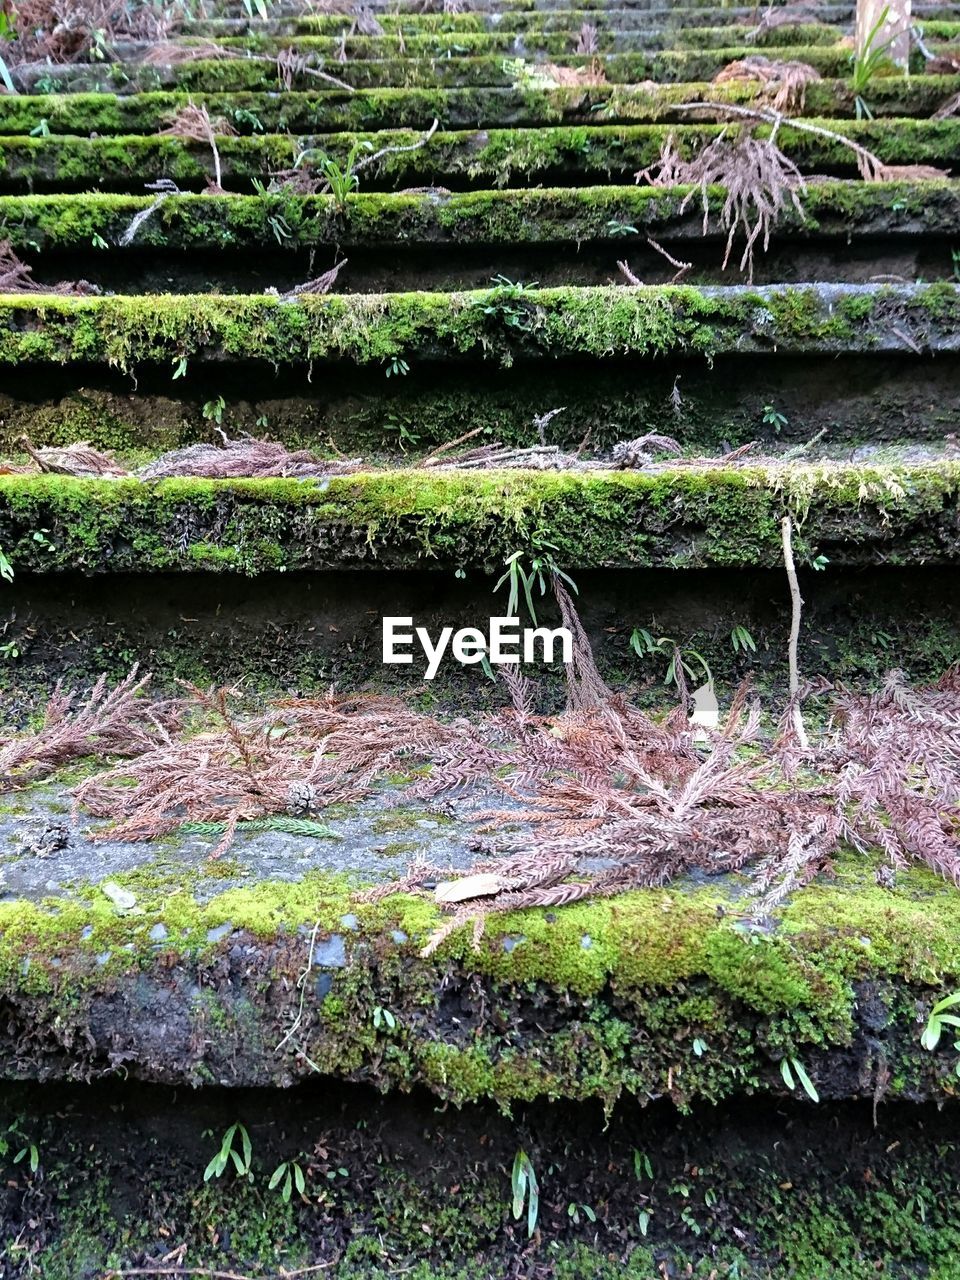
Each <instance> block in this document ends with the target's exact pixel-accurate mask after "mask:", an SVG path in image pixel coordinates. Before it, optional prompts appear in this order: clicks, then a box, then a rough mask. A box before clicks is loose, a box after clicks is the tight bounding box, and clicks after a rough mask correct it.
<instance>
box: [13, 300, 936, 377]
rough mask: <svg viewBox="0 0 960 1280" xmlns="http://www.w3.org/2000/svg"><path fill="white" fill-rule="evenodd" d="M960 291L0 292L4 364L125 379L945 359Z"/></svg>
mask: <svg viewBox="0 0 960 1280" xmlns="http://www.w3.org/2000/svg"><path fill="white" fill-rule="evenodd" d="M958 327H960V293H958V290H957V287H956V286H955V285H953V284H950V283H944V284H937V285H925V286H921V285H917V286H910V285H907V286H896V287H894V286H890V285H885V286H877V285H873V286H859V287H848V286H843V285H826V286H804V287H789V286H787V287H767V288H758V289H747V288H735V289H713V288H704V289H696V288H692V287H684V286H665V287H655V286H654V287H647V288H643V287H639V288H622V287H618V286H615V287H600V288H589V287H588V288H564V289H537V288H535V287H533V286H527V285H525V284H523V283H522V282H517V283H515V284H514V283H510V284H498V285H496V286H494V287H493V288H491V289H487V290H479V291H474V292H467V293H399V294H361V295H328V296H323V297H317V296H310V295H302V296H299V297H296V298H282V297H280V298H277V297H264V296H242V295H236V296H231V297H218V296H211V295H205V294H200V295H178V296H173V295H162V296H146V297H142V298H140V297H122V296H121V297H111V298H93V299H88V298H60V297H53V296H49V297H39V298H38V297H36V296H30V295H21V294H15V295H7V296H0V365H2V364H7V365H23V364H93V363H104V364H108V365H111V366H116V367H119V368H120V369H122V370H124V371H132V370H134V369H135V368H136V367H137V366H138V365H141V364H145V363H154V364H168V365H169V366H170V367H171V370H172V372H174V371H175V372H176V374H177V376H178V377H181V376H184V375H185V374H186V373H187V372H188V369H189V362H190V361H191V360H197V359H199V360H203V361H223V360H230V361H242V360H248V361H256V362H258V363H259V362H262V363H267V364H271V365H273V366H274V367H279V366H281V365H287V366H289V365H293V366H301V367H302V366H308V365H312V364H313V363H314V362H316V361H321V360H327V361H330V360H332V361H349V362H351V363H354V364H357V365H374V366H376V365H380V366H381V367H383V368H384V369H385V370H388V371H392V370H393V368H394V367H396V368H397V370H398V372H397V376H401V375H402V373H404V372H406V370H403V369H401V368H400V366H399V365H396V366H395V362H397V361H400V360H403V361H405V362H406V363H407V365H408V367H409V362H410V361H412V360H417V359H421V360H422V359H427V360H437V359H466V358H472V359H481V360H496V361H497V362H498V363H500V364H501V365H503V366H509V365H511V364H513V362H514V360H515V359H520V358H524V359H530V358H531V357H538V358H541V359H544V358H546V359H557V358H559V357H563V356H568V357H569V356H575V357H580V358H590V359H601V360H602V359H612V358H615V357H622V356H627V355H630V356H662V355H666V354H668V353H673V354H678V353H681V352H683V353H688V354H693V355H701V356H706V357H708V358H709V357H713V356H715V355H719V354H722V353H734V352H736V353H738V354H743V353H746V352H758V353H767V352H771V351H776V352H780V353H794V354H798V353H814V352H817V353H819V352H838V351H839V352H851V351H865V352H871V353H879V352H885V351H913V352H917V351H918V350H919V349H920V346H921V344H922V345H925V346H927V347H928V348H930V349H932V350H936V349H938V348H940V347H941V346H942V347H945V348H947V349H950V348H951V347H952V346H953V345H954V344H955V340H956V331H957V329H958Z"/></svg>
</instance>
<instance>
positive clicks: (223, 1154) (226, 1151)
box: [203, 1123, 253, 1182]
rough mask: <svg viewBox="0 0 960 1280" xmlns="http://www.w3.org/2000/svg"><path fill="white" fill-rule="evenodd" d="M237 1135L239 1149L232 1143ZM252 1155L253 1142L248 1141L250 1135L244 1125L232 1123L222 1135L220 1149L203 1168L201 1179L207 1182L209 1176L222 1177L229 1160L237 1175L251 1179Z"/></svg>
mask: <svg viewBox="0 0 960 1280" xmlns="http://www.w3.org/2000/svg"><path fill="white" fill-rule="evenodd" d="M237 1137H239V1139H240V1151H237V1150H235V1149H234V1145H233V1143H234V1139H235V1138H237ZM252 1157H253V1144H252V1143H251V1141H250V1135H249V1133H247V1130H246V1127H245V1126H244V1125H242V1124H239V1123H237V1124H232V1125H231V1126H230V1128H229V1129H228V1130H227V1131H226V1133H225V1134H224V1135H223V1140H222V1142H221V1143H220V1150H219V1151H218V1152H217V1154H216V1155H215V1156H214V1157H213V1159H212V1160H211V1161H210V1163H209V1164H208V1165H207V1167H206V1169H204V1171H203V1180H204V1182H209V1181H210V1179H211V1178H220V1177H222V1176H223V1174H224V1173H225V1172H226V1169H227V1166H228V1165H229V1164H230V1162H231V1161H232V1162H233V1166H234V1168H235V1169H236V1171H237V1176H238V1177H240V1178H250V1179H251V1180H252V1178H253V1175H252V1174H251V1172H250V1162H251V1159H252Z"/></svg>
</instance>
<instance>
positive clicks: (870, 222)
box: [0, 99, 960, 261]
mask: <svg viewBox="0 0 960 1280" xmlns="http://www.w3.org/2000/svg"><path fill="white" fill-rule="evenodd" d="M2 101H3V99H0V103H2ZM687 194H688V192H687V189H685V188H679V189H671V190H664V189H662V188H652V187H642V186H610V187H607V186H598V187H572V188H571V187H554V188H546V189H534V190H524V189H517V188H510V189H509V190H505V191H502V190H492V191H468V192H453V193H451V194H450V195H445V196H437V195H433V194H394V193H373V192H371V193H367V192H363V191H361V192H359V193H357V194H356V195H353V196H351V197H350V198H349V199H348V200H347V201H346V202H345V203H342V204H338V203H337V202H335V201H334V199H333V198H332V197H331V196H298V195H294V194H292V193H289V192H283V191H278V192H267V193H264V194H262V195H252V196H251V195H247V196H240V195H230V196H210V195H178V196H170V197H169V198H168V199H167V200H165V201H164V203H163V205H162V206H160V208H159V209H157V210H156V212H155V213H154V214H152V215H151V216H150V217H149V218H148V219H147V220H146V221H144V222H143V223H142V224H141V226H140V227H139V229H138V230H137V233H136V236H135V238H134V239H133V241H132V244H133V247H134V248H155V249H171V250H181V249H182V250H197V249H209V248H215V249H217V250H221V251H230V250H235V251H243V250H247V249H251V248H261V249H276V248H278V247H280V246H283V247H285V248H290V249H294V248H310V249H312V248H315V247H319V246H322V245H329V244H332V243H336V244H339V245H341V246H343V247H344V248H353V247H355V246H357V247H363V248H370V247H376V246H381V245H387V244H398V245H409V244H437V245H439V246H442V247H444V248H447V249H450V250H453V249H456V248H457V247H459V246H461V245H479V244H487V245H497V246H508V245H516V244H518V243H523V244H536V243H541V242H542V243H552V244H567V245H569V244H575V245H579V244H583V243H590V242H593V243H596V242H597V241H610V243H611V248H617V249H619V248H620V247H622V246H626V245H630V244H631V243H633V241H634V240H635V237H636V236H637V235H638V234H640V232H641V231H643V232H646V233H647V234H650V235H654V236H656V235H660V236H670V237H674V238H677V239H683V240H687V239H689V240H698V241H699V240H702V239H703V211H702V207H701V204H700V201H699V199H697V200H696V201H695V202H688V203H687V207H686V208H683V209H682V208H681V206H682V205H683V203H684V200H685V199H686V196H687ZM723 200H724V196H723V192H722V191H721V189H720V188H712V189H710V190H709V192H708V202H709V207H710V217H711V226H710V231H709V234H711V235H715V236H717V238H718V239H719V238H720V236H721V234H722V233H721V230H720V228H719V226H718V225H717V218H718V215H719V212H720V210H721V208H722V205H723ZM153 203H154V201H153V198H152V197H150V196H132V195H131V196H127V195H107V194H103V193H84V194H82V195H80V194H78V195H34V196H10V195H8V196H0V234H2V235H3V237H4V238H6V239H9V240H10V241H11V243H12V244H13V245H14V246H15V247H16V248H17V249H18V251H19V252H21V253H23V254H25V255H27V256H28V257H29V255H30V253H31V252H36V251H37V249H39V250H41V251H44V250H48V249H59V250H65V249H70V250H87V249H89V248H90V247H91V246H92V245H93V244H94V242H95V241H97V238H98V237H99V239H100V240H102V241H105V242H106V245H107V249H116V248H118V247H119V242H120V240H121V239H122V237H123V235H124V233H125V232H126V231H127V229H128V227H129V226H130V223H131V222H132V221H133V219H134V218H135V217H136V216H137V215H138V214H140V213H143V212H144V211H145V210H147V209H148V208H150V206H151V205H152V204H153ZM958 224H960V195H958V193H957V187H956V184H955V183H954V182H951V181H949V180H943V181H930V180H927V181H924V182H922V183H919V182H836V181H824V182H820V183H817V184H816V185H814V186H811V187H810V188H809V190H808V191H807V193H806V195H805V196H804V199H803V204H802V210H798V209H796V208H795V207H794V206H793V205H790V206H788V207H787V208H786V209H785V210H784V212H783V214H782V215H781V217H780V218H779V220H778V223H777V234H778V236H784V237H785V236H794V235H803V236H804V237H809V236H811V235H817V236H844V237H846V236H850V235H860V236H863V235H888V236H893V235H901V236H908V237H911V238H912V237H915V236H920V235H930V236H941V237H947V236H951V235H953V234H954V230H955V228H956V226H957V225H958ZM98 252H106V250H105V249H102V248H101V249H100V250H98ZM95 261H96V259H95Z"/></svg>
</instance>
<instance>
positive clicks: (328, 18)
mask: <svg viewBox="0 0 960 1280" xmlns="http://www.w3.org/2000/svg"><path fill="white" fill-rule="evenodd" d="M355 22H356V19H355V17H354V15H352V14H340V13H318V14H312V15H308V16H305V17H303V18H301V19H299V20H298V22H297V30H298V32H299V33H300V34H301V35H310V34H313V35H323V36H335V37H341V36H344V35H346V36H348V38H349V35H350V31H351V29H353V28H355ZM377 22H378V23H379V25H380V27H381V28H382V30H383V33H384V34H385V35H394V34H397V33H401V34H402V35H403V36H404V37H407V36H417V35H421V34H426V33H428V32H434V33H436V34H442V35H459V34H461V33H467V32H478V33H479V32H484V31H497V32H499V31H511V32H522V33H524V34H530V35H535V34H537V33H539V32H541V31H543V32H549V31H562V32H567V33H571V34H572V35H573V36H574V39H576V33H577V32H579V30H580V28H581V27H582V26H583V24H584V23H588V24H589V25H591V26H595V27H596V28H597V31H598V32H603V31H616V30H639V29H641V28H648V27H649V26H650V25H651V23H650V21H649V19H648V17H647V15H646V14H644V15H643V20H642V21H638V16H637V11H636V10H633V9H629V8H623V9H620V8H608V9H604V10H603V12H602V13H599V12H597V11H596V10H590V9H582V8H568V9H551V10H536V9H526V10H522V9H512V10H510V9H508V10H505V11H504V12H503V13H498V12H477V11H474V10H470V11H469V12H466V11H465V12H462V13H418V14H394V13H384V12H382V11H381V12H380V13H379V14H378V15H377ZM745 25H746V24H745ZM751 25H752V26H754V27H755V26H756V23H753V24H751ZM676 29H677V31H682V30H683V29H684V28H683V26H682V17H681V18H678V20H677V28H676ZM695 29H696V28H691V30H695ZM747 29H749V26H747ZM779 30H780V31H783V30H787V31H789V30H790V27H789V26H787V27H785V28H784V27H781V28H779ZM240 38H241V39H242V38H243V37H240Z"/></svg>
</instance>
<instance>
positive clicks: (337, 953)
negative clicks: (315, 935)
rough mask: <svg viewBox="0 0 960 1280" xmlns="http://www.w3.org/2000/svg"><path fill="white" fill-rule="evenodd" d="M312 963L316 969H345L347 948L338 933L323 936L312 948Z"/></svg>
mask: <svg viewBox="0 0 960 1280" xmlns="http://www.w3.org/2000/svg"><path fill="white" fill-rule="evenodd" d="M313 963H314V967H315V968H317V969H345V968H346V966H347V949H346V947H345V946H344V945H343V938H341V936H340V934H339V933H335V934H333V935H332V936H331V937H329V938H324V939H323V940H322V941H321V942H318V943H317V944H316V945H315V946H314V948H313Z"/></svg>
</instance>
